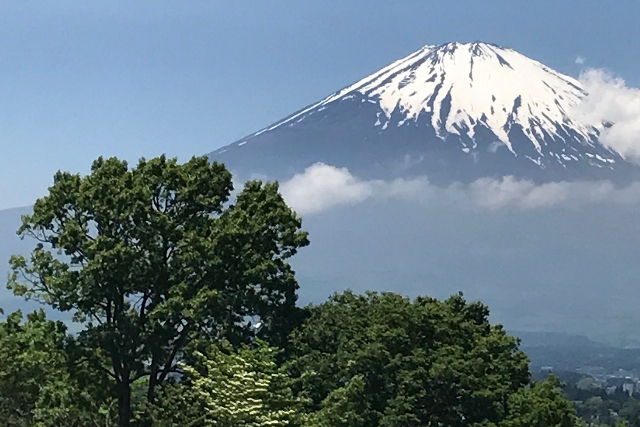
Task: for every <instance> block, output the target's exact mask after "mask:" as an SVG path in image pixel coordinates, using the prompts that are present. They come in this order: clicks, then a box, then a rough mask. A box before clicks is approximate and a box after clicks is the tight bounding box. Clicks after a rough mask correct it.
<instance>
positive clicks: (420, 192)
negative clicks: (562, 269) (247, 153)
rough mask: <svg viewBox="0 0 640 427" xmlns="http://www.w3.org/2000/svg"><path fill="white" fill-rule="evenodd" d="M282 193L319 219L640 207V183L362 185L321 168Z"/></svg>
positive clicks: (509, 180) (343, 172) (342, 172)
mask: <svg viewBox="0 0 640 427" xmlns="http://www.w3.org/2000/svg"><path fill="white" fill-rule="evenodd" d="M281 193H282V195H283V197H284V198H285V200H286V201H287V203H288V204H289V205H290V206H291V207H292V208H294V209H295V210H296V211H297V212H298V213H299V214H300V215H312V214H317V213H319V212H322V211H324V210H328V209H331V208H334V207H337V206H340V205H349V204H357V203H361V202H364V201H366V200H404V201H413V202H417V203H447V204H451V203H458V204H460V205H462V206H466V207H470V208H479V209H489V210H495V209H501V208H516V209H522V210H528V209H543V208H553V207H569V208H574V207H578V206H582V205H586V204H594V203H616V204H640V183H634V184H632V185H630V186H628V187H625V188H617V187H616V186H615V185H613V184H612V183H611V182H609V181H584V182H565V181H562V182H552V183H546V184H540V185H537V184H535V183H533V182H532V181H527V180H519V179H516V178H514V177H512V176H506V177H503V178H501V179H493V178H482V179H479V180H477V181H475V182H473V183H471V184H468V185H463V184H460V183H456V184H453V185H451V186H448V187H438V186H436V185H434V184H432V183H430V182H429V180H428V179H427V178H426V177H417V178H413V179H396V180H393V181H383V180H368V181H366V180H360V179H358V178H356V177H354V176H353V175H352V174H351V173H349V171H348V170H347V169H339V168H335V167H333V166H329V165H325V164H321V163H319V164H316V165H313V166H311V167H309V168H308V169H307V170H306V171H305V172H304V173H301V174H298V175H296V176H294V177H293V178H292V179H291V180H289V181H287V182H285V183H283V184H282V185H281Z"/></svg>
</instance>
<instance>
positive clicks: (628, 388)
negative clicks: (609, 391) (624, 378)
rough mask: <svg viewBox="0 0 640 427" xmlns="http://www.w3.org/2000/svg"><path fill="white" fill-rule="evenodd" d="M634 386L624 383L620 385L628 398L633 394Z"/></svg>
mask: <svg viewBox="0 0 640 427" xmlns="http://www.w3.org/2000/svg"><path fill="white" fill-rule="evenodd" d="M634 386H635V384H634V383H624V384H622V390H623V391H624V392H625V393H627V394H628V395H629V396H631V395H632V394H633V390H634V388H635V387H634Z"/></svg>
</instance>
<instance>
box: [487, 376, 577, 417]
mask: <svg viewBox="0 0 640 427" xmlns="http://www.w3.org/2000/svg"><path fill="white" fill-rule="evenodd" d="M560 386H561V383H560V381H559V380H558V379H557V378H556V377H554V376H553V375H551V376H549V377H548V378H547V379H545V380H543V381H538V382H535V383H534V384H533V385H532V386H531V387H528V388H522V389H520V390H518V391H517V392H516V393H514V394H512V395H511V396H509V401H508V408H509V410H508V413H507V416H506V417H505V419H504V420H503V421H501V422H500V423H499V424H498V425H499V427H580V426H583V425H584V422H583V421H582V420H580V419H579V418H578V417H577V416H576V415H575V411H574V409H573V407H572V406H571V402H569V401H568V400H567V399H565V398H564V397H563V396H562V392H561V389H560Z"/></svg>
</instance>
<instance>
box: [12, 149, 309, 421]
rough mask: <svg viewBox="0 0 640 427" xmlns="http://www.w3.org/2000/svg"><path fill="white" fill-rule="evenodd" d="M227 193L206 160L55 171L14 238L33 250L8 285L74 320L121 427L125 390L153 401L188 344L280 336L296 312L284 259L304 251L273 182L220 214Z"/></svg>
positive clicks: (254, 187) (248, 189) (249, 187)
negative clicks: (97, 360)
mask: <svg viewBox="0 0 640 427" xmlns="http://www.w3.org/2000/svg"><path fill="white" fill-rule="evenodd" d="M232 190H233V185H232V179H231V174H230V173H229V172H228V171H227V170H226V168H225V167H224V165H222V164H219V163H215V162H214V163H210V162H209V161H208V159H207V158H206V157H194V158H192V159H191V160H189V161H188V162H186V163H184V164H178V163H177V161H176V160H175V159H167V158H165V157H164V156H161V157H158V158H154V159H151V160H145V159H142V160H140V162H139V163H138V164H137V166H135V167H133V168H129V166H128V164H127V163H126V162H124V161H121V160H118V159H116V158H110V159H106V160H105V159H103V158H99V159H98V160H96V161H95V162H94V163H93V165H92V167H91V172H90V173H89V174H88V175H86V176H80V175H77V174H71V173H67V172H58V173H57V174H56V175H55V177H54V183H53V185H52V186H51V187H50V188H49V193H48V195H47V196H45V197H43V198H42V199H39V200H38V201H37V202H36V203H35V205H34V208H33V214H31V215H28V216H25V217H24V218H23V225H22V226H21V228H20V229H19V231H18V233H19V234H20V235H22V236H28V237H32V238H34V239H36V240H37V241H38V242H39V243H38V245H37V246H36V248H35V249H34V251H33V252H32V254H31V256H30V257H29V259H26V258H24V257H21V256H14V257H12V259H11V264H12V268H13V274H12V276H11V277H10V280H9V283H8V286H9V288H11V289H13V291H14V293H15V294H17V295H22V296H25V297H26V298H30V299H35V300H39V301H41V302H43V303H46V304H49V305H51V306H52V307H54V308H56V309H58V310H62V311H72V312H73V313H74V319H75V320H76V321H78V322H82V324H83V325H84V328H83V331H82V332H81V333H80V335H79V340H80V341H81V342H82V343H83V344H84V346H85V347H86V348H95V349H97V352H98V353H99V357H103V358H105V359H106V360H108V361H109V365H108V366H105V367H104V368H103V370H104V372H105V373H106V374H107V375H110V376H111V377H112V378H113V380H114V381H115V384H116V394H117V399H118V411H119V425H120V426H121V427H128V426H129V425H130V420H131V386H132V383H133V382H135V381H137V380H138V379H140V378H145V377H146V378H148V383H147V384H148V385H147V398H148V399H149V400H150V401H152V400H153V399H154V397H155V391H156V388H157V386H158V385H159V384H161V383H163V382H164V381H166V380H167V378H168V377H169V376H170V375H171V374H172V373H174V372H176V371H177V370H178V366H177V363H178V362H179V361H180V358H181V355H182V354H183V351H184V348H185V346H186V345H188V344H189V343H190V341H191V340H192V339H194V337H200V338H202V337H207V338H209V339H219V338H222V337H224V338H226V339H228V340H230V341H231V342H233V343H240V342H243V341H244V340H246V339H247V337H248V336H250V335H251V333H252V329H251V327H250V324H249V323H248V322H247V319H250V318H260V319H261V321H262V322H264V325H265V327H264V328H263V330H262V332H261V333H262V335H263V337H265V338H267V339H268V338H269V337H278V336H282V334H283V333H284V332H283V331H282V330H281V329H282V327H284V326H287V325H286V324H283V323H282V321H281V319H282V318H283V317H286V314H287V313H290V312H292V311H294V310H295V301H296V290H297V282H296V280H295V277H294V272H293V271H292V269H291V267H290V265H289V264H288V263H287V259H288V258H289V257H291V256H293V255H294V254H295V253H296V252H297V250H298V249H299V248H301V247H303V246H305V245H307V244H308V240H307V235H306V233H305V232H303V231H301V222H300V219H299V218H298V217H297V215H296V214H295V213H294V212H293V211H292V210H291V209H290V208H289V207H288V206H287V205H286V203H285V202H284V200H283V199H282V197H281V196H280V194H279V193H278V186H277V183H266V184H263V183H262V182H260V181H251V182H248V183H247V184H246V185H245V186H244V188H243V189H242V190H241V191H240V192H239V193H238V194H237V197H236V199H235V201H234V202H233V203H232V204H231V203H230V202H229V198H230V194H231V192H232ZM285 332H286V331H285Z"/></svg>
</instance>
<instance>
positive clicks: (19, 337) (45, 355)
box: [0, 311, 111, 427]
mask: <svg viewBox="0 0 640 427" xmlns="http://www.w3.org/2000/svg"><path fill="white" fill-rule="evenodd" d="M73 353H74V351H73V341H72V340H71V339H70V337H68V336H67V334H66V327H65V326H64V324H63V323H62V322H53V321H50V320H47V319H46V318H45V315H44V312H43V311H38V312H35V313H31V314H28V315H27V319H26V320H25V321H24V322H23V318H22V314H21V313H20V312H15V313H12V314H10V315H9V316H8V318H7V320H6V321H4V322H2V323H0V425H3V426H29V427H47V426H60V427H75V426H78V427H79V426H84V425H89V424H93V423H100V424H99V425H105V424H103V423H104V422H108V419H109V416H110V415H111V414H110V412H109V407H108V404H107V403H104V404H103V402H101V401H100V400H99V399H97V396H98V395H96V394H92V393H91V392H92V391H93V389H92V388H91V387H85V386H84V384H83V379H82V377H83V376H84V374H85V373H86V372H85V371H84V370H83V365H82V364H81V363H78V361H77V360H73V358H72V354H73Z"/></svg>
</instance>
